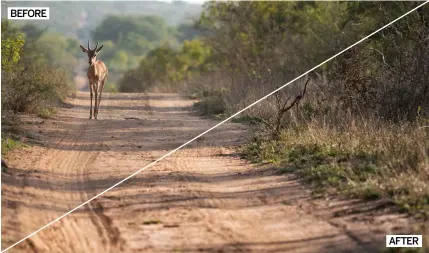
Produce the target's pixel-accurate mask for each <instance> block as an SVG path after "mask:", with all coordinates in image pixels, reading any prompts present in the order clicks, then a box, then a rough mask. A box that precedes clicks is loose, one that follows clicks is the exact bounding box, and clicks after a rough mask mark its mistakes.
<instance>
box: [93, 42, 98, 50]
mask: <svg viewBox="0 0 429 253" xmlns="http://www.w3.org/2000/svg"><path fill="white" fill-rule="evenodd" d="M97 48H98V41H97V45H96V46H95V49H94V51H97Z"/></svg>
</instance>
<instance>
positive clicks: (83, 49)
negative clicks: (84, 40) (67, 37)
mask: <svg viewBox="0 0 429 253" xmlns="http://www.w3.org/2000/svg"><path fill="white" fill-rule="evenodd" d="M79 46H80V48H82V51H83V52H84V53H88V49H86V48H84V47H83V46H81V45H79Z"/></svg>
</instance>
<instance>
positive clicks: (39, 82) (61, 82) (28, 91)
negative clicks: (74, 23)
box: [1, 21, 77, 125]
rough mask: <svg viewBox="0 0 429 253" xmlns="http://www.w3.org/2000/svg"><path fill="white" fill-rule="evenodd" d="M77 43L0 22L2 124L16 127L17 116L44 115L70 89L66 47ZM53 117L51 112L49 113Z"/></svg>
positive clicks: (71, 61) (71, 59)
mask: <svg viewBox="0 0 429 253" xmlns="http://www.w3.org/2000/svg"><path fill="white" fill-rule="evenodd" d="M76 45H77V41H75V40H73V39H69V38H64V37H61V36H58V35H57V34H50V33H46V32H45V31H43V30H40V29H37V28H36V27H34V26H32V25H26V26H23V27H20V28H18V27H15V26H14V25H13V24H11V23H10V22H9V21H2V66H1V68H2V76H1V78H2V80H1V81H2V87H1V95H2V101H1V102H2V104H1V106H2V124H3V125H5V124H6V125H17V124H18V123H19V114H21V113H33V114H46V112H48V111H49V110H50V109H49V108H50V107H52V106H54V105H56V104H58V102H60V101H61V100H63V99H64V98H65V96H66V95H67V93H68V92H69V91H70V90H71V89H72V84H73V82H72V75H71V74H70V72H68V71H67V67H68V66H73V64H76V59H75V58H74V57H73V55H71V54H69V53H68V52H67V48H68V47H73V46H76ZM50 112H51V114H52V110H51V111H50Z"/></svg>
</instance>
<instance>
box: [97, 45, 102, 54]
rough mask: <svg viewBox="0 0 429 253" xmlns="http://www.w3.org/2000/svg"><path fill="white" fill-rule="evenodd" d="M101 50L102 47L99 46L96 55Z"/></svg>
mask: <svg viewBox="0 0 429 253" xmlns="http://www.w3.org/2000/svg"><path fill="white" fill-rule="evenodd" d="M102 48H103V45H101V47H99V48H97V53H98V52H100V51H101V49H102Z"/></svg>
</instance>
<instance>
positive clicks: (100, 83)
mask: <svg viewBox="0 0 429 253" xmlns="http://www.w3.org/2000/svg"><path fill="white" fill-rule="evenodd" d="M80 47H81V48H82V51H83V52H85V53H87V54H88V60H89V61H88V63H89V67H88V72H87V76H88V81H89V89H90V92H91V93H90V96H91V107H90V110H89V119H92V98H93V95H94V93H95V104H94V118H95V119H97V116H98V108H99V107H100V102H101V94H102V93H103V88H104V83H105V81H106V79H107V74H108V70H107V67H106V65H105V64H104V62H102V61H99V60H97V59H96V57H97V54H98V52H100V50H101V48H103V45H101V47H100V48H98V42H97V45H96V46H95V49H93V50H91V48H90V47H89V41H88V48H85V47H83V46H80ZM98 92H100V95H98Z"/></svg>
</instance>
